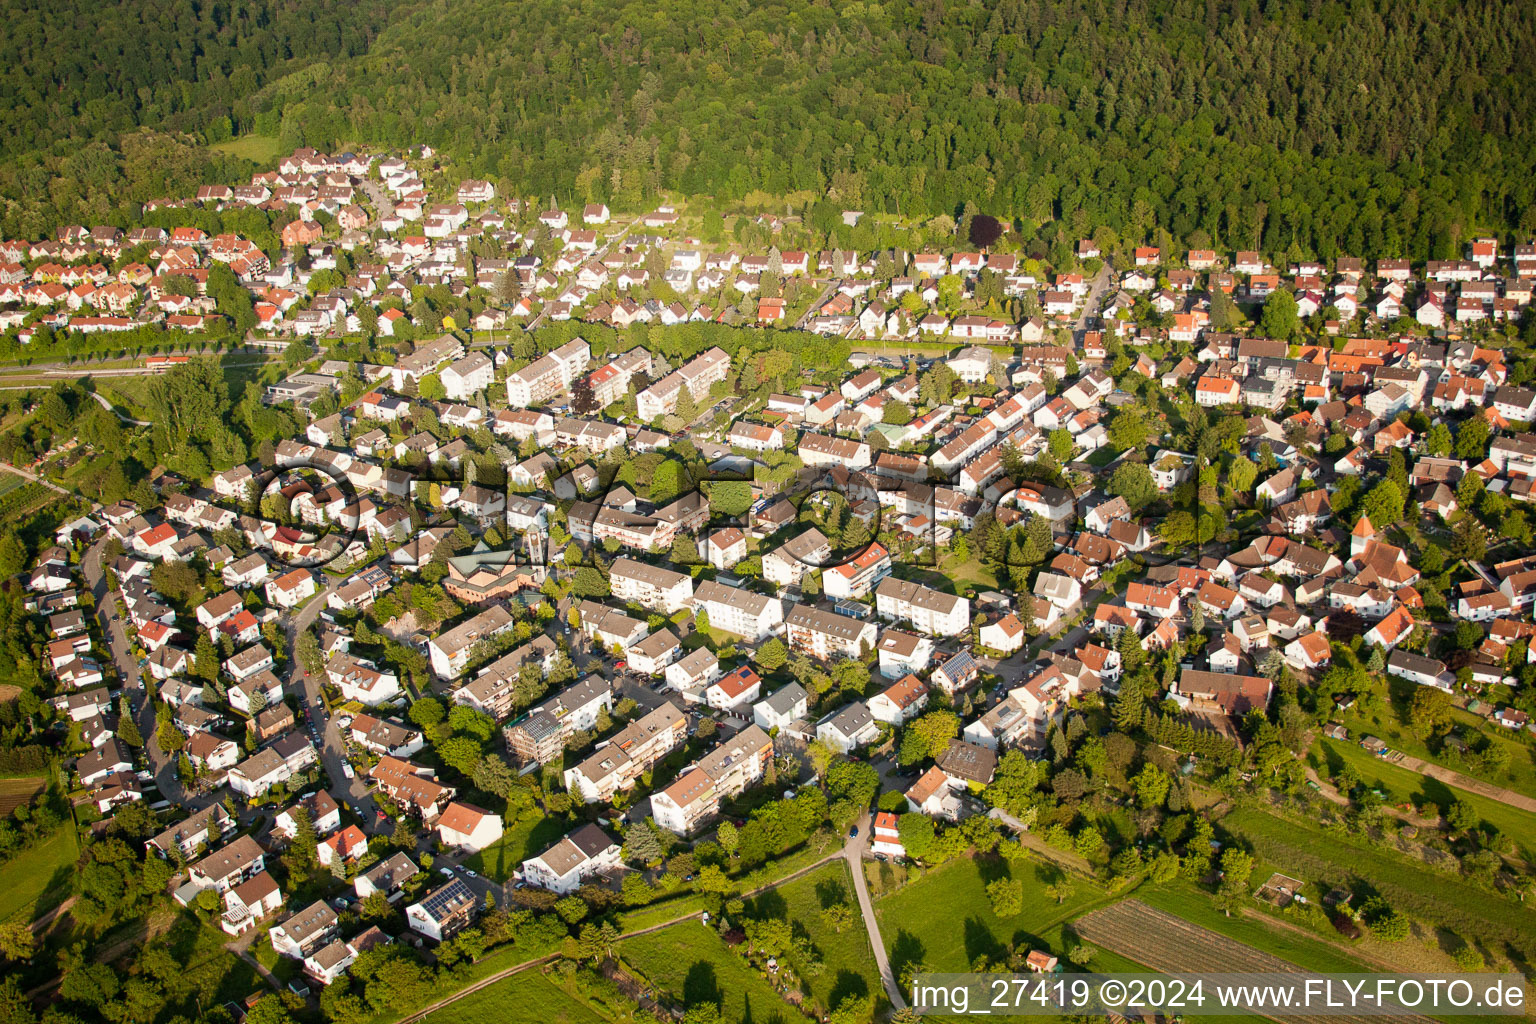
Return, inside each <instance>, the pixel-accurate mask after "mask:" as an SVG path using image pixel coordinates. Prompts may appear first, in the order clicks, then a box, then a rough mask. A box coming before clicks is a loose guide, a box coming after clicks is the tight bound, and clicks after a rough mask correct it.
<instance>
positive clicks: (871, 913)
mask: <svg viewBox="0 0 1536 1024" xmlns="http://www.w3.org/2000/svg"><path fill="white" fill-rule="evenodd" d="M856 827H857V828H858V832H859V834H858V835H857V836H852V837H849V839H848V841H847V842H846V843H844V844H843V858H844V860H846V861H847V862H848V873H849V874H851V875H852V876H853V891H854V893H855V894H856V895H857V896H858V898H859V916H860V917H861V918H863V919H864V931H865V932H866V933H867V934H868V935H869V948H870V950H871V951H872V952H873V953H874V954H875V964H876V965H877V966H878V967H879V968H880V983H881V984H882V985H884V986H885V995H886V998H888V999H890V1001H891V1005H892V1006H894V1007H895V1008H896V1009H898V1010H905V1009H906V1008H907V1001H906V999H905V998H904V997H903V996H902V993H901V986H899V985H897V984H896V975H895V974H894V973H892V971H891V958H890V957H889V956H888V955H887V954H886V952H885V940H884V939H882V938H881V937H880V922H879V920H878V919H877V918H876V917H875V907H874V904H873V903H871V902H870V899H869V883H868V882H866V881H865V878H864V850H865V848H866V847H867V846H868V844H869V835H870V827H871V825H870V817H869V812H868V811H865V812H864V813H863V814H861V815H859V823H858V825H857V826H856Z"/></svg>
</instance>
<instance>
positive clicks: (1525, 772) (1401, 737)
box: [1338, 679, 1536, 796]
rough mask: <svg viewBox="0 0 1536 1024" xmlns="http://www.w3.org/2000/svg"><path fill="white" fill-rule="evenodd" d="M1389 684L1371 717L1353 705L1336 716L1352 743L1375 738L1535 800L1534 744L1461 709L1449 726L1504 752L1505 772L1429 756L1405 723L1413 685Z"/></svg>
mask: <svg viewBox="0 0 1536 1024" xmlns="http://www.w3.org/2000/svg"><path fill="white" fill-rule="evenodd" d="M1389 684H1390V689H1391V699H1390V701H1389V702H1388V703H1387V706H1385V707H1382V708H1381V709H1380V710H1378V711H1376V712H1374V713H1371V714H1366V713H1363V712H1361V711H1360V710H1359V707H1360V706H1359V705H1358V704H1357V705H1355V707H1354V708H1352V709H1351V710H1350V711H1349V712H1347V713H1345V714H1342V715H1339V716H1338V720H1339V721H1340V722H1342V723H1343V724H1344V726H1345V727H1346V728H1348V729H1349V734H1350V736H1352V737H1354V738H1355V739H1360V738H1362V737H1365V736H1379V737H1380V738H1381V739H1383V740H1385V741H1386V744H1387V746H1389V747H1391V748H1392V749H1393V750H1401V751H1402V752H1403V753H1405V754H1408V755H1411V756H1413V757H1417V758H1420V759H1422V760H1425V761H1430V762H1433V763H1435V764H1439V765H1444V766H1445V767H1447V768H1449V769H1451V770H1452V771H1457V772H1461V773H1462V774H1464V775H1471V776H1473V777H1474V778H1478V779H1484V780H1486V781H1488V782H1491V783H1493V784H1494V785H1496V786H1503V787H1504V788H1505V789H1512V790H1514V791H1515V792H1517V793H1524V794H1526V795H1527V796H1536V744H1533V743H1531V742H1530V741H1529V738H1524V739H1523V738H1521V736H1520V735H1518V734H1515V733H1512V732H1511V731H1510V730H1508V729H1505V728H1503V727H1502V726H1499V725H1496V724H1494V723H1492V722H1489V721H1488V720H1487V719H1485V718H1483V717H1482V716H1481V715H1474V714H1473V713H1472V712H1470V711H1466V710H1464V709H1462V708H1452V709H1451V712H1450V718H1451V722H1452V723H1453V724H1454V725H1455V728H1456V730H1457V731H1458V732H1460V733H1461V734H1462V735H1463V736H1464V737H1471V736H1475V735H1477V734H1478V733H1481V734H1482V735H1483V736H1486V737H1487V738H1488V740H1489V742H1491V743H1493V744H1494V745H1495V746H1498V747H1502V748H1504V749H1505V750H1506V751H1507V752H1508V753H1509V767H1508V769H1506V770H1504V771H1500V772H1485V771H1479V770H1476V769H1474V768H1473V767H1472V766H1471V765H1470V764H1468V763H1467V762H1466V761H1462V760H1459V759H1458V760H1451V759H1448V758H1446V757H1444V756H1442V755H1440V754H1436V753H1432V752H1431V751H1430V749H1429V746H1428V745H1427V744H1426V743H1425V742H1424V741H1423V740H1422V739H1420V738H1419V736H1418V735H1417V734H1416V733H1415V732H1414V731H1413V727H1412V725H1411V724H1410V723H1409V721H1408V703H1409V701H1411V700H1412V699H1413V691H1414V690H1415V689H1416V688H1417V684H1415V683H1410V682H1407V681H1406V680H1402V679H1391V680H1389Z"/></svg>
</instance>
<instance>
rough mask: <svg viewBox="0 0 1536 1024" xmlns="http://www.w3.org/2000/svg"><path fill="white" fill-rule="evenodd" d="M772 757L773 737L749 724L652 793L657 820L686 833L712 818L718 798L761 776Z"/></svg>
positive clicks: (751, 783)
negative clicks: (662, 787)
mask: <svg viewBox="0 0 1536 1024" xmlns="http://www.w3.org/2000/svg"><path fill="white" fill-rule="evenodd" d="M772 759H773V741H772V740H771V739H769V737H768V734H767V733H765V732H764V731H763V730H762V729H760V728H758V727H757V726H755V725H752V726H748V727H747V728H745V729H743V730H742V731H741V732H739V733H737V734H736V735H735V736H733V737H731V738H730V739H728V740H726V741H725V742H723V743H721V744H720V745H719V746H718V747H716V748H715V749H714V750H712V751H710V752H709V753H708V754H706V755H704V757H702V758H700V759H699V762H698V764H697V765H695V766H694V767H693V768H691V769H688V770H687V771H685V772H683V774H682V775H680V776H679V777H678V778H677V780H676V781H675V782H673V783H672V785H670V786H668V787H667V788H666V789H664V790H662V791H661V792H660V793H657V794H655V795H654V796H652V797H651V814H652V815H653V816H654V818H655V820H656V824H658V825H660V826H661V827H662V828H665V829H668V830H669V831H672V832H675V833H677V834H678V835H681V836H686V835H690V834H692V833H693V832H695V831H697V830H698V829H699V828H700V827H701V826H703V825H705V824H707V823H708V822H709V821H711V820H713V819H714V817H715V816H716V815H717V814H718V813H719V810H720V801H721V800H723V799H730V798H731V797H734V796H736V795H738V794H740V793H742V792H744V791H745V790H746V789H748V788H749V787H751V786H753V785H756V784H757V783H758V782H759V781H761V780H762V778H763V775H764V774H765V772H766V771H767V767H768V764H769V762H770V761H772Z"/></svg>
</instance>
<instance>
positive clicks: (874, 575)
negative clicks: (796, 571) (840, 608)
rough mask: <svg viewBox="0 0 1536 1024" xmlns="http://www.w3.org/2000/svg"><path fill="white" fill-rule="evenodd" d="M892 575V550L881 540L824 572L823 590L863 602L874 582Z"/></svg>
mask: <svg viewBox="0 0 1536 1024" xmlns="http://www.w3.org/2000/svg"><path fill="white" fill-rule="evenodd" d="M890 574H891V553H890V552H889V551H887V550H886V549H885V548H884V547H882V546H881V545H880V544H879V543H877V542H875V541H871V542H870V544H869V546H868V547H866V548H865V549H864V550H863V551H860V552H859V553H858V554H857V555H855V556H853V557H852V558H850V559H849V560H848V561H846V562H844V563H843V564H841V565H834V566H832V567H831V568H830V569H827V570H825V571H823V572H822V574H821V590H822V593H824V594H826V595H827V596H828V597H833V598H842V599H845V600H853V601H862V600H863V599H864V598H866V597H868V596H869V593H870V591H871V590H873V589H874V588H875V584H877V583H879V582H880V581H881V580H883V579H885V578H886V577H887V576H889V575H890Z"/></svg>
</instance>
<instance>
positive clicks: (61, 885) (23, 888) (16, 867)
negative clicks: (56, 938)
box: [0, 828, 79, 921]
mask: <svg viewBox="0 0 1536 1024" xmlns="http://www.w3.org/2000/svg"><path fill="white" fill-rule="evenodd" d="M78 856H79V852H78V851H77V850H76V849H75V833H74V830H73V829H69V828H61V829H59V831H57V832H55V833H54V834H53V836H52V837H51V838H49V839H47V840H45V841H44V842H41V843H38V844H37V845H36V846H33V847H31V848H30V849H27V850H24V851H22V852H21V853H19V854H17V855H16V856H15V857H12V858H11V859H10V860H9V861H7V862H6V865H5V869H4V871H5V886H4V888H3V890H0V921H9V920H10V919H11V918H13V917H20V918H22V919H24V920H27V921H30V920H32V919H33V918H35V917H37V916H39V915H41V914H45V913H47V912H48V911H49V910H51V909H52V908H53V907H55V906H57V905H58V904H59V903H60V902H62V901H63V899H64V897H65V896H67V895H68V894H69V888H70V883H71V881H72V880H73V879H72V876H73V875H74V870H75V859H76V858H77V857H78Z"/></svg>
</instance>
